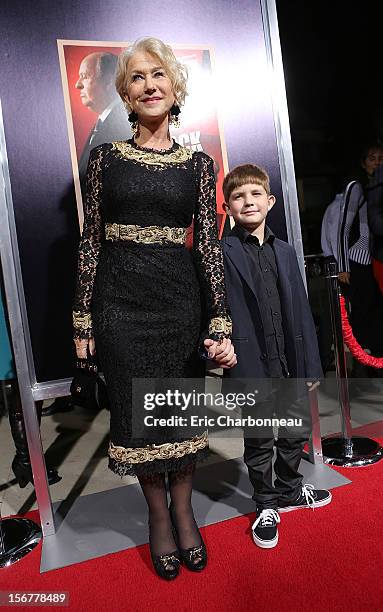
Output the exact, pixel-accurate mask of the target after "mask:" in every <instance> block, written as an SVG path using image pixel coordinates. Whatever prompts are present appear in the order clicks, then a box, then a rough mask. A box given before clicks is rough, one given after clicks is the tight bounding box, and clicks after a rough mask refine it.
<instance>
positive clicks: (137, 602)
mask: <svg viewBox="0 0 383 612" xmlns="http://www.w3.org/2000/svg"><path fill="white" fill-rule="evenodd" d="M341 471H342V473H343V474H344V475H345V476H347V477H348V478H350V479H351V480H352V481H353V482H352V484H350V485H345V486H343V487H340V488H337V489H334V491H333V502H332V504H330V505H329V506H326V507H325V508H322V509H318V510H315V511H311V510H298V511H296V512H291V513H288V514H283V515H282V516H281V524H280V528H279V533H280V543H279V545H278V547H277V548H275V549H274V550H269V551H267V550H260V549H258V548H256V547H255V545H254V544H253V542H252V540H251V537H250V535H249V527H250V525H251V522H252V520H253V515H248V516H243V517H240V518H237V519H232V520H228V521H225V522H223V523H219V524H217V525H212V526H210V527H207V528H205V529H204V530H203V534H204V537H205V540H206V543H207V547H208V552H209V557H210V562H209V565H208V567H207V569H206V570H205V571H204V572H202V573H201V574H196V575H195V574H192V573H190V572H188V571H187V570H186V569H184V568H182V572H181V575H180V576H179V577H178V578H177V580H175V581H174V582H172V583H167V582H164V581H162V580H160V579H159V578H157V577H156V576H155V575H154V574H153V572H152V570H151V565H150V557H149V551H148V547H147V546H141V547H139V548H136V549H132V550H129V551H126V552H123V553H118V554H113V555H108V556H106V557H103V558H102V559H95V560H93V561H88V562H87V563H82V564H79V565H74V566H71V567H68V568H64V569H61V570H55V571H52V572H48V573H46V574H42V575H40V574H39V562H40V547H41V545H39V547H37V548H36V549H35V550H34V551H33V552H32V553H31V554H30V555H28V556H27V557H26V558H24V559H23V560H22V561H21V562H19V563H18V564H16V565H14V566H13V567H11V568H8V569H6V570H0V583H1V586H0V590H2V591H4V590H19V591H20V590H23V591H29V592H31V591H32V592H35V591H43V590H49V591H56V590H57V591H68V592H69V593H70V607H69V610H71V611H72V610H73V611H75V612H80V611H87V612H89V611H92V612H98V611H99V610H100V611H104V610H105V611H108V612H117V611H119V612H120V611H122V612H125V611H128V612H149V611H150V612H152V611H155V612H165V610H166V611H167V612H169V610H177V611H182V612H183V611H185V612H186V611H188V612H197V611H198V612H200V611H203V612H215V611H216V612H229V611H230V612H232V611H233V610H234V611H235V612H237V611H239V612H242V611H243V612H245V611H250V610H251V611H252V610H258V611H259V612H261V611H262V612H269V611H270V612H274V611H276V612H285V611H286V612H287V611H291V612H295V611H299V612H362V611H365V610H366V611H367V610H368V611H369V610H373V611H375V610H383V578H382V569H383V554H382V549H383V543H382V532H383V529H382V526H383V513H382V480H383V461H381V462H380V463H378V464H376V465H374V466H370V467H366V468H357V469H349V470H341ZM34 518H35V517H34ZM8 609H10V608H8ZM13 609H14V608H13ZM20 609H21V608H20ZM44 609H45V608H44ZM46 609H53V607H47V608H46ZM63 609H64V610H65V609H68V608H63ZM23 610H25V608H23Z"/></svg>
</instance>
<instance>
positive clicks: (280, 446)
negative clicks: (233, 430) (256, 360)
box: [244, 378, 306, 510]
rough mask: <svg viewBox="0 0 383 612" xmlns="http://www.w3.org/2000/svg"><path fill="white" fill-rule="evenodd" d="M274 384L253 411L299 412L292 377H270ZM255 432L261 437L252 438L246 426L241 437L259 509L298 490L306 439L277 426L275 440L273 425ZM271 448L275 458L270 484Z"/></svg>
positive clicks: (277, 414)
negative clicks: (273, 389)
mask: <svg viewBox="0 0 383 612" xmlns="http://www.w3.org/2000/svg"><path fill="white" fill-rule="evenodd" d="M273 384H275V385H276V387H275V388H276V392H275V393H272V394H271V398H272V399H270V400H267V401H265V402H262V403H261V404H260V405H259V408H258V409H252V410H251V412H252V414H254V412H256V413H257V414H258V416H263V417H273V416H274V417H279V418H281V417H287V416H289V415H290V416H292V415H293V414H294V415H295V416H296V414H297V410H298V411H302V407H299V402H297V401H296V396H295V394H294V392H293V390H294V388H295V387H294V381H293V380H291V379H290V380H289V379H286V378H285V379H280V380H279V381H277V380H273ZM303 406H305V403H303ZM302 433H303V432H302ZM258 434H259V436H262V437H252V436H251V429H250V428H247V429H246V431H245V438H244V445H245V452H244V460H245V463H246V465H247V469H248V471H249V478H250V481H251V484H252V485H253V488H254V494H253V499H254V501H255V502H256V504H257V507H258V508H260V509H261V510H262V509H263V508H274V509H277V508H278V500H279V498H280V497H281V496H283V498H284V500H292V499H295V498H296V497H297V496H298V495H299V493H300V489H301V486H302V478H303V476H302V474H300V473H299V464H300V461H301V457H302V450H303V446H304V444H305V442H306V438H303V437H297V432H295V437H294V435H292V434H291V430H290V431H289V430H288V428H286V427H280V428H279V431H278V439H277V440H275V438H274V431H273V428H272V427H265V428H263V429H262V430H260V431H258ZM298 435H299V433H298ZM303 435H304V433H303ZM274 447H275V448H276V460H275V464H274V471H275V482H274V483H273V469H272V464H273V456H274Z"/></svg>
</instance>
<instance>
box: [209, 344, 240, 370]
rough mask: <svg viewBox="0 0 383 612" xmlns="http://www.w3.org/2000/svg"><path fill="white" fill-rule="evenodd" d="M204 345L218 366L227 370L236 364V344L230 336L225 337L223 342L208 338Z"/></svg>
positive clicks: (210, 357)
mask: <svg viewBox="0 0 383 612" xmlns="http://www.w3.org/2000/svg"><path fill="white" fill-rule="evenodd" d="M204 346H205V348H206V349H207V351H208V356H209V359H212V360H213V361H215V363H216V364H217V365H218V367H220V368H224V369H225V370H227V369H229V368H233V367H234V366H235V365H236V363H237V355H236V354H235V353H234V345H233V344H232V343H231V340H230V339H229V338H224V339H223V340H221V342H217V340H211V339H210V338H207V339H206V340H205V341H204Z"/></svg>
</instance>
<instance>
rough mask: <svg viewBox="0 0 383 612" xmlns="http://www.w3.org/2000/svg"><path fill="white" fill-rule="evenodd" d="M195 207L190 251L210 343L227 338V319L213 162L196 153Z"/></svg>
mask: <svg viewBox="0 0 383 612" xmlns="http://www.w3.org/2000/svg"><path fill="white" fill-rule="evenodd" d="M194 158H195V165H196V166H195V172H196V181H197V205H196V210H195V212H194V236H193V250H194V254H195V259H196V264H197V269H198V273H199V279H200V284H201V289H202V292H203V296H204V298H205V304H206V309H207V319H208V332H207V333H206V334H205V337H209V338H212V339H213V340H221V339H222V338H229V337H230V335H231V329H232V324H231V318H230V316H229V312H228V307H227V302H226V289H225V278H224V267H223V255H222V248H221V245H220V242H219V239H218V231H217V213H216V201H215V177H214V169H213V160H212V159H211V158H210V157H208V156H207V155H205V154H201V153H196V154H195V155H194Z"/></svg>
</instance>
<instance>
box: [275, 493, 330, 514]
mask: <svg viewBox="0 0 383 612" xmlns="http://www.w3.org/2000/svg"><path fill="white" fill-rule="evenodd" d="M331 500H332V494H331V493H330V496H329V497H327V499H323V500H322V501H320V502H315V503H314V504H312V505H311V506H308V505H307V504H303V505H302V506H285V507H284V508H278V513H279V514H282V513H283V512H293V510H302V508H307V509H308V510H315V508H323V506H327V505H328V504H330V503H331Z"/></svg>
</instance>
